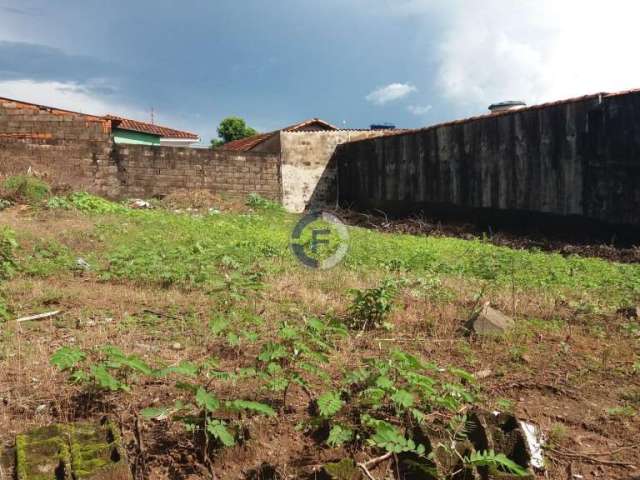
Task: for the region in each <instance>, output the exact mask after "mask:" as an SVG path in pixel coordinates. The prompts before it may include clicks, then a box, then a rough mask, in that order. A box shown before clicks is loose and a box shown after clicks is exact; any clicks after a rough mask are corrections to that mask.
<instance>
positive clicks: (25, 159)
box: [0, 98, 118, 195]
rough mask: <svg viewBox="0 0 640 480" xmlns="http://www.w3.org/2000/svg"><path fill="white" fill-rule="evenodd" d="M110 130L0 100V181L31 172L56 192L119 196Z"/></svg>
mask: <svg viewBox="0 0 640 480" xmlns="http://www.w3.org/2000/svg"><path fill="white" fill-rule="evenodd" d="M110 153H111V124H110V122H108V121H106V120H104V119H102V118H99V117H93V116H90V115H83V114H79V113H73V112H67V111H63V110H56V109H51V108H43V107H38V106H36V105H31V104H26V103H21V102H15V101H10V100H6V99H2V98H0V180H1V179H2V177H6V176H10V175H18V174H25V173H27V171H29V169H31V171H32V172H33V173H35V174H37V175H39V176H41V177H43V178H44V179H46V180H47V181H48V182H49V183H51V184H52V185H53V186H54V187H60V188H65V187H70V188H76V189H78V188H81V189H86V190H90V191H93V192H96V193H100V194H104V195H109V194H114V193H116V192H117V189H118V185H117V183H118V182H117V179H116V176H115V173H116V170H117V169H116V166H115V164H114V163H113V162H112V161H111V158H110Z"/></svg>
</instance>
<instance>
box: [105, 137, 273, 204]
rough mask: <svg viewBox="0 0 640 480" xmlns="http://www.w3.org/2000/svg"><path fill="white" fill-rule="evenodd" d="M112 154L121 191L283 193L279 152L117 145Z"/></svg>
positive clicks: (269, 195)
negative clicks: (281, 190) (236, 151)
mask: <svg viewBox="0 0 640 480" xmlns="http://www.w3.org/2000/svg"><path fill="white" fill-rule="evenodd" d="M113 158H114V160H115V163H116V164H117V166H118V178H119V181H120V185H121V195H122V196H127V197H143V198H145V197H153V196H163V195H167V194H169V193H172V192H180V191H188V190H208V191H210V192H212V193H220V194H225V195H228V196H230V197H244V196H246V195H248V194H249V193H258V194H260V195H261V196H263V197H265V198H269V199H271V200H274V201H280V199H281V193H280V158H279V155H277V154H268V153H252V152H241V153H235V152H226V151H216V150H210V149H192V148H182V147H154V146H144V145H115V146H114V150H113Z"/></svg>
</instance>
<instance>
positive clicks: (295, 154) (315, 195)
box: [280, 130, 385, 212]
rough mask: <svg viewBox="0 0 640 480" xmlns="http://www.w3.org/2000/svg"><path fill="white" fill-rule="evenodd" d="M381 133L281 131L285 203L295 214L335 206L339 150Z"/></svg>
mask: <svg viewBox="0 0 640 480" xmlns="http://www.w3.org/2000/svg"><path fill="white" fill-rule="evenodd" d="M384 133H385V132H384V131H380V130H337V131H336V130H327V131H299V132H287V131H282V132H280V148H281V152H282V153H281V157H282V159H281V161H282V202H283V205H284V207H285V208H286V209H287V210H289V211H292V212H302V211H303V210H305V208H306V207H309V208H314V207H320V206H322V205H326V204H335V199H336V165H335V162H334V161H332V158H333V154H334V152H335V150H336V147H337V146H338V145H340V144H341V143H344V142H349V141H353V140H359V139H363V138H371V137H375V136H379V135H383V134H384Z"/></svg>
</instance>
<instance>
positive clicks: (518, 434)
mask: <svg viewBox="0 0 640 480" xmlns="http://www.w3.org/2000/svg"><path fill="white" fill-rule="evenodd" d="M467 438H468V439H469V441H470V442H471V443H472V444H473V446H474V448H475V450H476V451H478V452H482V451H485V452H486V451H494V452H496V453H502V454H504V455H506V456H507V458H509V459H510V460H512V461H513V462H515V463H516V464H518V465H519V466H520V467H522V468H523V469H525V470H526V471H527V472H528V474H527V475H526V476H522V475H515V474H510V473H506V472H499V471H495V470H494V471H492V470H491V469H488V468H485V467H480V468H479V470H480V474H481V476H482V477H483V478H489V479H496V480H497V479H500V480H511V479H515V478H519V479H525V480H534V478H535V475H534V474H533V472H532V471H531V467H532V466H535V465H537V464H538V463H537V462H538V460H540V461H542V460H541V458H540V459H539V458H538V454H539V452H537V451H536V452H535V456H534V455H533V452H532V451H531V449H530V445H529V442H528V441H527V433H526V432H525V431H524V430H523V428H522V422H520V421H518V419H517V418H516V417H514V416H513V415H509V414H505V413H499V412H494V413H489V412H484V411H480V410H476V411H473V412H471V413H470V414H469V415H468V420H467ZM534 459H535V461H534V462H532V460H534Z"/></svg>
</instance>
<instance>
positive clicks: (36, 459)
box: [2, 420, 131, 480]
mask: <svg viewBox="0 0 640 480" xmlns="http://www.w3.org/2000/svg"><path fill="white" fill-rule="evenodd" d="M15 472H16V477H17V479H18V480H72V479H73V480H131V473H130V471H129V467H128V464H127V459H126V455H125V452H124V449H123V448H122V442H121V439H120V435H119V433H118V431H117V429H116V428H115V427H114V425H113V424H112V423H111V422H110V421H108V420H104V421H102V422H101V423H100V424H99V425H95V424H90V423H74V424H65V425H51V426H48V427H44V428H39V429H37V430H33V431H31V432H28V433H25V434H21V435H18V436H17V437H16V450H15ZM2 480H4V479H2Z"/></svg>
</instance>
